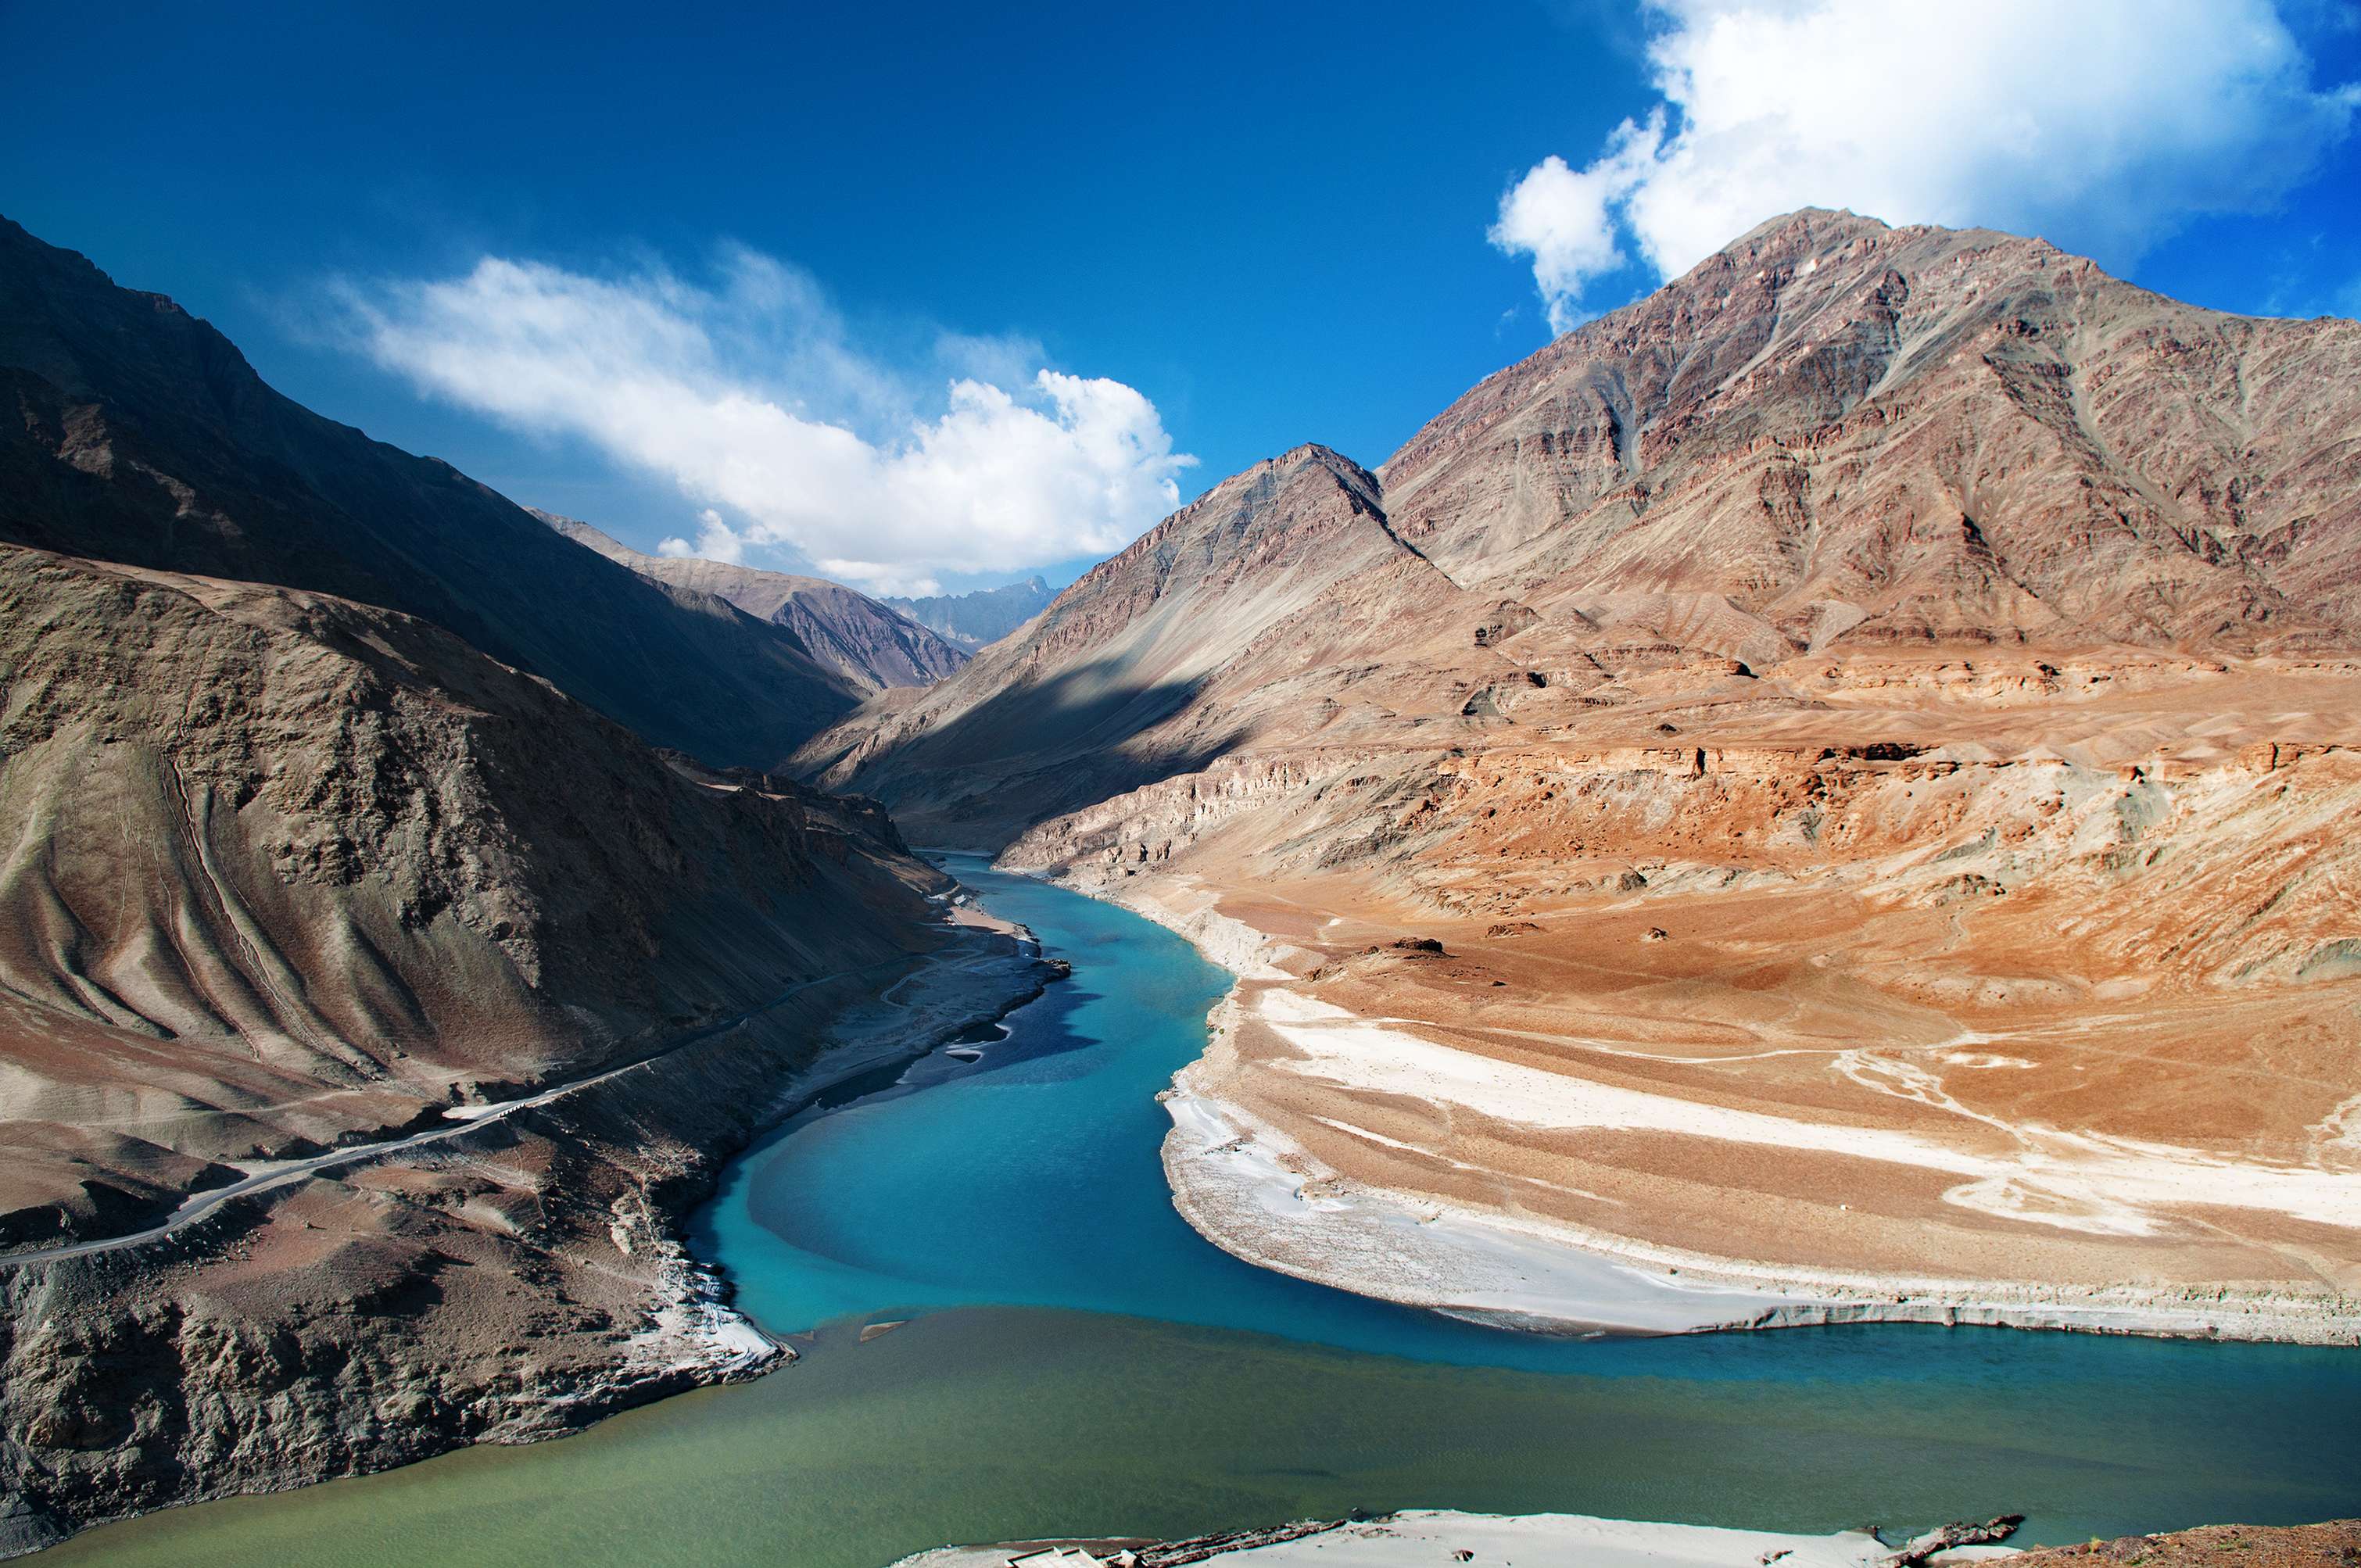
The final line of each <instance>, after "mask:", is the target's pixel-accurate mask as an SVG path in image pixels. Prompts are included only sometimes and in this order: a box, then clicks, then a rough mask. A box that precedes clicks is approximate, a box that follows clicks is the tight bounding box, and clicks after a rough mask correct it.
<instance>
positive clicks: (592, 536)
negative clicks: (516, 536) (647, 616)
mask: <svg viewBox="0 0 2361 1568" xmlns="http://www.w3.org/2000/svg"><path fill="white" fill-rule="evenodd" d="M525 510H527V511H529V512H531V513H532V514H533V516H534V517H537V518H539V519H540V520H541V521H544V522H545V523H547V524H548V525H549V526H550V528H551V529H552V530H553V531H555V532H557V533H560V534H563V535H564V536H565V537H566V538H568V539H571V540H572V541H574V543H577V544H579V545H582V546H583V547H585V548H586V549H589V550H594V551H596V552H598V554H601V555H604V556H605V557H606V558H607V559H608V560H609V561H612V562H614V563H615V564H616V565H621V566H628V567H630V568H631V570H632V571H634V572H637V573H638V574H640V576H643V577H647V578H650V579H652V580H653V581H655V582H659V583H665V584H669V585H671V586H672V587H677V588H686V589H687V590H689V591H690V592H692V593H700V594H710V595H711V596H713V597H714V598H719V599H721V600H724V601H726V602H727V603H730V604H732V605H735V606H736V607H737V608H738V609H741V610H744V611H745V612H746V613H747V614H748V615H751V616H752V617H754V618H755V619H756V620H765V621H768V622H770V623H771V624H772V625H774V626H783V627H785V628H786V629H787V630H789V631H792V632H794V633H795V634H796V640H797V641H800V642H801V643H802V644H803V645H804V647H805V649H806V650H807V651H808V652H810V653H811V655H812V656H813V657H814V658H816V659H818V661H819V662H820V663H823V664H826V665H827V666H829V668H830V669H832V670H834V671H835V672H836V673H837V674H840V675H841V676H843V677H844V678H845V679H846V680H847V681H849V682H851V684H852V685H853V687H854V688H855V689H856V690H859V691H861V692H863V693H868V692H874V691H880V690H883V689H884V688H885V687H887V686H923V685H932V684H933V683H934V682H936V681H939V680H941V679H942V678H943V677H944V676H945V675H948V674H951V673H952V672H953V671H955V670H957V669H958V668H959V667H960V666H961V664H964V663H967V658H968V655H967V650H966V649H964V648H962V647H960V646H957V645H955V644H954V643H952V642H950V641H947V640H945V639H944V638H942V637H941V636H939V635H938V634H937V633H935V632H933V631H931V630H928V629H927V628H926V627H924V626H921V625H919V624H918V623H917V621H915V620H911V619H910V618H909V617H908V616H906V615H905V614H903V613H902V612H901V611H900V610H898V609H890V608H888V607H887V606H885V605H884V604H881V603H879V602H878V601H877V600H875V599H873V598H869V597H868V596H867V595H866V594H859V593H855V592H853V590H852V589H851V588H848V587H845V586H844V585H843V584H841V583H831V582H829V581H828V580H827V579H826V578H824V577H802V576H796V575H795V574H793V573H791V572H765V571H763V570H761V569H760V568H758V567H754V566H740V565H732V564H730V563H729V562H726V561H701V560H697V559H696V558H694V557H689V556H670V555H649V554H643V553H642V552H640V551H637V550H634V549H632V548H631V546H630V545H628V544H625V543H622V542H621V541H620V540H618V539H614V538H612V537H610V536H609V535H608V534H605V533H602V532H599V531H598V529H596V528H593V527H591V526H590V525H589V524H588V523H587V522H580V521H576V520H575V519H573V518H570V517H559V516H557V515H555V513H552V512H545V511H543V510H540V509H538V508H535V507H528V508H526V509H525Z"/></svg>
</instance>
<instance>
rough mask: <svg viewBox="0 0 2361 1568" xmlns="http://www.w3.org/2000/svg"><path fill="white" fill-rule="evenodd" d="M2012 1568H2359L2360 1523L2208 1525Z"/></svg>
mask: <svg viewBox="0 0 2361 1568" xmlns="http://www.w3.org/2000/svg"><path fill="white" fill-rule="evenodd" d="M2008 1561H2009V1563H2010V1568H2069V1565H2070V1564H2086V1565H2088V1568H2114V1565H2115V1564H2119V1563H2120V1564H2123V1565H2124V1568H2350V1565H2351V1564H2353V1563H2361V1519H2331V1520H2329V1521H2328V1522H2327V1523H2325V1524H2300V1525H2277V1526H2270V1525H2243V1524H2217V1525H2207V1526H2205V1527H2204V1528H2202V1529H2201V1530H2174V1531H2172V1532H2170V1533H2169V1534H2166V1535H2125V1536H2118V1537H2116V1538H2115V1539H2114V1540H2113V1541H2089V1542H2086V1543H2085V1544H2083V1545H2081V1546H2049V1547H2041V1548H2038V1549H2037V1550H2035V1551H2032V1552H2022V1553H2020V1554H2018V1555H2017V1556H2015V1557H2012V1558H2010V1559H2009V1560H2008Z"/></svg>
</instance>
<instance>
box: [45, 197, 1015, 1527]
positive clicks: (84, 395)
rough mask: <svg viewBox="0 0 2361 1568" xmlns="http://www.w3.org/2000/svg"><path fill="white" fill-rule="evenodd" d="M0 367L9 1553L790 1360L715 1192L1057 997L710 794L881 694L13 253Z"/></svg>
mask: <svg viewBox="0 0 2361 1568" xmlns="http://www.w3.org/2000/svg"><path fill="white" fill-rule="evenodd" d="M0 382H5V388H6V394H7V397H8V399H9V400H10V407H11V417H10V418H9V420H8V421H7V422H6V426H5V431H0V843H5V846H6V848H5V851H0V1414H5V1420H0V1499H5V1501H0V1555H10V1554H14V1553H15V1552H20V1551H25V1550H29V1549H31V1548H34V1547H38V1546H40V1545H44V1544H47V1543H48V1542H49V1541H54V1540H56V1539H57V1538H59V1537H60V1535H62V1534H64V1533H68V1532H70V1531H71V1530H73V1529H75V1528H78V1527H79V1526H81V1525H82V1524H86V1523H90V1522H93V1521H94V1520H97V1519H108V1518H116V1517H120V1516H123V1515H125V1514H128V1513H135V1512H139V1511H143V1510H145V1509H148V1508H159V1507H163V1506H166V1505H169V1504H172V1503H178V1502H185V1501H189V1500H191V1499H192V1498H195V1497H208V1496H218V1495H221V1494H223V1493H226V1492H233V1491H248V1490H271V1489H276V1488H279V1487H283V1486H293V1485H297V1484H301V1483H304V1482H309V1481H315V1480H320V1479H324V1478H326V1477H328V1476H332V1475H345V1474H350V1473H352V1472H355V1471H357V1470H365V1469H373V1468H379V1467H382V1466H385V1465H388V1464H398V1463H401V1462H402V1461H405V1460H409V1459H414V1458H420V1457H423V1456H424V1455H426V1454H429V1453H436V1452H439V1451H441V1450H443V1449H445V1448H449V1447H452V1446H454V1445H456V1444H459V1443H464V1442H472V1441H478V1440H482V1439H488V1438H497V1439H500V1440H505V1441H523V1440H527V1439H530V1438H533V1437H537V1436H545V1435H552V1434H555V1433H558V1432H562V1431H568V1430H572V1429H574V1428H576V1427H578V1426H579V1425H581V1424H583V1423H585V1422H588V1421H590V1420H596V1419H597V1418H598V1416H599V1415H601V1414H603V1413H605V1412H607V1411H609V1410H612V1409H618V1408H620V1407H621V1406H622V1405H625V1404H629V1403H632V1402H635V1401H638V1400H642V1399H647V1398H654V1397H657V1396H659V1395H662V1394H664V1393H668V1392H672V1391H675V1390H678V1389H682V1388H686V1387H694V1386H696V1385H697V1384H700V1383H707V1382H711V1381H714V1380H717V1379H720V1378H726V1377H731V1376H744V1375H747V1374H749V1373H751V1372H752V1371H756V1370H760V1369H762V1368H763V1367H765V1366H768V1365H773V1364H774V1363H775V1362H777V1361H779V1360H780V1359H782V1358H783V1357H785V1356H786V1355H788V1354H791V1353H789V1352H786V1351H785V1349H784V1348H783V1347H782V1346H780V1345H778V1344H776V1343H773V1342H772V1341H770V1340H768V1339H767V1338H765V1337H764V1336H763V1335H762V1334H761V1333H760V1332H757V1331H755V1330H754V1329H753V1328H752V1326H751V1325H749V1324H748V1323H746V1322H745V1321H743V1320H742V1319H740V1318H738V1317H736V1316H735V1315H734V1314H732V1313H731V1312H730V1311H729V1310H727V1309H726V1308H725V1307H723V1306H722V1305H721V1304H720V1299H719V1287H718V1285H717V1284H716V1282H715V1281H714V1280H713V1279H712V1278H711V1277H710V1276H709V1275H708V1274H707V1273H705V1272H704V1271H703V1270H702V1268H701V1267H700V1266H698V1265H697V1263H696V1262H695V1261H694V1260H693V1259H692V1258H690V1257H689V1256H688V1255H687V1253H686V1249H685V1247H684V1246H683V1245H682V1243H681V1239H680V1235H681V1223H682V1221H683V1219H684V1217H685V1215H686V1212H687V1211H688V1210H689V1209H690V1208H691V1207H693V1206H694V1205H695V1204H696V1203H697V1201H700V1199H701V1198H702V1197H703V1195H704V1194H705V1193H706V1192H707V1191H708V1190H709V1186H710V1182H711V1179H712V1176H713V1172H714V1171H715V1169H716V1168H717V1166H718V1162H719V1160H720V1159H722V1158H724V1157H727V1155H728V1154H729V1153H730V1152H731V1151H732V1150H734V1149H735V1148H737V1147H739V1146H742V1145H743V1143H744V1142H745V1141H746V1140H747V1139H748V1138H749V1137H750V1136H752V1135H753V1134H754V1133H755V1132H756V1131H757V1130H758V1129H759V1128H760V1127H761V1126H762V1125H763V1124H764V1122H765V1119H766V1118H767V1117H769V1116H771V1115H772V1114H773V1113H775V1112H777V1111H778V1110H779V1109H780V1108H781V1106H782V1104H783V1101H784V1099H785V1097H787V1096H791V1095H792V1094H794V1093H795V1092H796V1091H798V1086H799V1085H804V1084H808V1083H809V1082H810V1081H811V1080H812V1075H813V1074H814V1073H826V1072H829V1071H839V1070H840V1071H853V1070H862V1069H872V1068H874V1067H876V1066H879V1065H881V1064H882V1063H884V1062H885V1061H888V1060H893V1059H897V1058H901V1057H904V1056H906V1055H907V1054H909V1053H910V1052H912V1051H914V1050H917V1049H924V1048H926V1047H927V1046H928V1045H930V1044H931V1043H933V1042H934V1041H935V1040H937V1039H939V1038H940V1037H942V1036H944V1035H946V1034H947V1033H948V1032H950V1031H951V1030H955V1029H959V1028H962V1027H966V1026H969V1025H972V1024H975V1023H977V1022H979V1021H980V1020H982V1019H983V1018H988V1017H990V1016H994V1015H996V1014H998V1013H999V1012H1000V1011H1002V1010H1004V1009H1005V1007H1006V1006H1008V1005H1011V1004H1013V1003H1015V1002H1016V1001H1018V1000H1021V999H1023V998H1024V997H1026V996H1027V995H1030V994H1032V993H1034V992H1038V989H1039V986H1040V984H1041V983H1042V981H1043V979H1044V978H1045V976H1046V973H1047V970H1045V968H1044V966H1042V965H1041V963H1040V962H1039V961H1038V958H1037V957H1036V956H1035V955H1034V954H1032V953H1031V952H1030V951H1029V950H1027V948H1025V947H1023V946H1022V945H1021V944H1020V943H1019V942H1018V941H1016V939H1015V938H1013V937H1010V936H1008V935H1006V934H1005V933H997V932H994V931H991V930H987V929H984V928H982V927H979V926H976V925H975V924H973V923H972V922H970V923H967V924H961V923H958V922H954V921H951V920H949V919H947V917H946V915H945V910H944V905H943V904H942V903H941V902H940V900H941V898H942V895H943V894H946V893H947V892H948V891H949V889H950V885H951V884H950V883H949V881H948V879H946V878H945V877H943V876H942V875H941V873H940V872H937V871H935V870H934V869H933V868H931V867H929V866H928V865H927V864H926V863H924V862H923V861H918V860H917V859H915V858H914V857H912V856H911V855H910V854H909V852H908V851H907V850H906V847H905V846H904V843H903V841H902V839H901V838H900V836H899V834H898V833H897V832H896V831H895V828H894V827H893V825H892V824H891V822H890V821H889V820H888V819H887V818H886V817H885V816H884V813H883V812H882V811H880V810H878V809H877V807H876V806H874V804H873V803H871V802H862V801H848V800H841V799H838V798H835V797H832V796H829V795H821V794H819V793H818V792H815V791H812V790H810V789H807V788H805V787H803V786H801V785H798V784H795V783H792V782H790V781H788V780H785V779H784V778H781V777H778V776H776V775H774V774H772V773H764V772H762V771H760V770H759V769H758V768H748V767H736V766H730V767H724V766H719V765H718V764H719V763H721V762H741V761H742V762H755V763H762V762H769V761H772V760H774V759H776V758H778V757H781V756H783V755H784V754H785V752H786V751H787V750H788V749H789V748H790V747H792V746H793V745H794V744H795V743H796V740H799V739H801V738H802V737H803V736H805V735H806V734H807V733H808V732H809V731H810V730H811V729H813V728H815V727H816V726H818V724H819V723H820V722H822V721H823V720H824V719H825V718H828V717H829V716H830V715H832V714H834V713H836V712H839V711H841V710H843V709H844V708H847V707H850V706H851V704H852V703H853V701H854V700H855V698H856V696H857V695H858V694H860V693H861V692H862V691H865V690H868V689H870V685H871V683H868V682H866V681H856V680H854V679H853V678H851V676H849V675H847V674H843V673H841V672H840V670H839V669H837V668H836V667H834V665H833V664H832V663H826V662H823V661H822V660H820V659H818V658H816V657H815V656H814V654H813V652H811V651H810V650H809V649H808V648H807V646H806V644H805V643H804V642H803V641H802V640H801V639H800V638H799V637H798V636H797V634H796V631H795V630H794V629H793V628H792V627H790V626H785V625H781V624H778V623H775V622H774V621H773V620H766V619H763V618H760V617H756V616H752V615H748V614H746V613H745V612H744V611H742V610H741V609H737V608H736V607H734V606H732V605H730V604H729V603H727V602H725V601H724V600H723V599H721V598H718V597H716V596H715V595H713V594H711V593H708V592H705V591H703V590H702V589H699V588H695V587H686V586H682V585H679V584H666V583H660V582H654V581H651V580H650V579H648V578H646V577H643V576H641V575H639V574H638V573H636V572H633V571H631V570H629V569H627V568H626V567H624V566H622V565H617V564H615V563H613V562H611V561H609V560H607V559H605V558H603V557H602V556H600V555H598V554H596V553H594V552H592V551H589V550H586V549H583V548H581V547H580V546H579V545H578V544H577V543H572V542H570V541H568V540H566V539H564V538H561V537H559V536H558V535H557V534H556V533H555V532H551V531H550V530H549V529H548V528H547V527H545V526H544V525H543V524H542V523H541V522H540V521H536V520H535V519H534V518H533V517H531V516H529V515H527V514H526V513H525V512H523V511H522V510H519V509H518V508H516V507H513V506H511V505H510V504H509V503H508V502H506V501H505V500H503V499H500V497H498V496H496V495H493V494H492V493H491V492H490V491H489V490H486V489H484V488H482V487H481V486H479V485H477V484H475V483H473V482H472V481H470V480H468V479H467V478H466V477H463V476H461V475H458V474H456V472H454V471H453V470H451V469H450V468H448V467H447V466H444V465H441V464H437V463H434V462H432V461H429V460H426V459H423V458H418V457H413V456H411V455H408V454H405V453H401V452H399V451H396V450H394V449H393V448H391V447H387V446H383V445H380V444H376V443H373V442H370V441H368V439H367V438H366V437H364V436H362V435H361V434H359V433H357V432H355V431H351V430H347V429H346V428H344V427H342V426H339V425H335V424H333V423H331V422H328V421H325V420H324V419H321V418H319V417H317V416H316V415H313V414H311V413H309V412H307V411H304V410H302V409H301V408H299V407H297V406H296V405H294V404H293V403H291V402H290V401H288V400H286V399H284V398H281V397H280V396H279V395H278V394H276V393H274V392H272V391H271V390H270V389H269V388H268V387H266V386H264V385H263V383H262V382H261V381H260V380H259V379H258V378H256V376H255V375H254V373H253V371H252V370H251V369H250V368H249V367H247V365H246V363H245V361H244V360H243V359H241V358H240V357H239V356H238V355H237V354H236V350H235V349H233V348H231V347H230V345H228V344H227V343H226V342H225V341H224V340H223V339H222V338H221V337H220V336H219V335H218V334H214V332H213V331H212V330H211V329H210V328H208V327H206V326H204V325H203V323H199V322H195V321H192V319H190V318H189V317H188V316H187V315H185V314H184V313H181V311H180V309H179V308H178V307H176V306H174V305H173V304H172V303H171V302H170V301H167V300H164V299H161V298H160V297H159V296H155V295H145V294H137V293H132V292H129V291H124V290H120V289H117V288H115V287H114V285H112V284H111V283H109V282H108V281H107V280H106V279H105V278H104V276H103V275H102V274H100V273H99V272H98V271H97V269H94V268H93V267H92V266H90V264H89V263H87V262H85V261H83V260H82V258H79V257H75V256H72V255H71V254H69V253H67V252H63V251H59V250H54V249H51V248H50V247H46V246H43V245H40V244H39V243H38V242H37V241H34V240H32V239H31V238H30V237H29V236H26V235H25V234H24V233H23V231H22V230H19V229H16V228H14V227H5V226H0ZM870 609H871V612H873V619H876V620H880V621H881V622H884V623H890V624H897V625H902V626H906V627H907V632H908V635H909V638H910V641H911V643H912V645H913V646H916V647H922V648H923V647H926V646H928V641H927V638H928V634H926V633H924V632H923V631H922V630H919V629H918V628H916V627H915V626H907V623H904V622H898V621H897V620H895V618H892V617H891V616H890V615H888V614H887V613H886V612H883V611H877V610H875V608H874V607H870ZM954 657H955V656H954ZM627 725H629V726H633V727H636V729H635V728H628V727H627ZM692 751H693V752H695V753H696V754H695V755H692V754H690V753H691V752H692ZM888 993H890V997H889V995H888ZM830 1046H834V1047H837V1049H836V1051H835V1052H834V1053H833V1054H830V1055H828V1056H827V1058H826V1062H825V1063H823V1062H822V1061H821V1058H822V1057H823V1054H824V1051H825V1049H826V1047H830ZM838 1064H842V1065H838Z"/></svg>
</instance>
